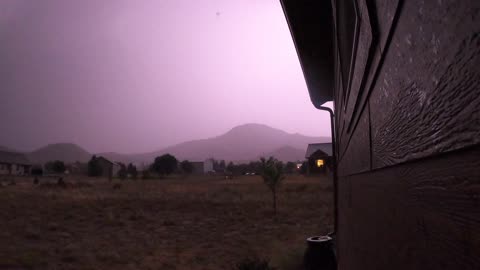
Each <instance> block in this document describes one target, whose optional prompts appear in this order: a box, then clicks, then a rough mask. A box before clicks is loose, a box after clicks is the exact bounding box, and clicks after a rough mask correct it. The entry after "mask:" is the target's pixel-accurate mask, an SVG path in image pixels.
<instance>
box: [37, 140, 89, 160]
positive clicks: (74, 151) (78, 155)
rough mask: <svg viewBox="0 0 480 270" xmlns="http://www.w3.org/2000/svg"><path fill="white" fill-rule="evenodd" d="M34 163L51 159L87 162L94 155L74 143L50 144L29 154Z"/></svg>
mask: <svg viewBox="0 0 480 270" xmlns="http://www.w3.org/2000/svg"><path fill="white" fill-rule="evenodd" d="M28 157H29V159H30V160H31V161H32V162H34V163H41V164H43V163H45V162H47V161H51V160H61V161H63V162H66V163H72V162H76V161H80V162H87V161H89V160H90V158H91V157H92V155H91V154H90V153H88V152H87V151H86V150H84V149H83V148H81V147H80V146H78V145H76V144H73V143H57V144H49V145H47V146H44V147H42V148H40V149H37V150H35V151H33V152H31V153H29V154H28Z"/></svg>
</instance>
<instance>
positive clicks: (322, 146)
mask: <svg viewBox="0 0 480 270" xmlns="http://www.w3.org/2000/svg"><path fill="white" fill-rule="evenodd" d="M318 150H320V151H322V152H324V153H325V154H327V155H329V156H332V144H331V143H311V144H309V145H308V148H307V152H306V153H305V158H307V159H308V158H309V157H310V156H311V155H313V153H315V152H317V151H318Z"/></svg>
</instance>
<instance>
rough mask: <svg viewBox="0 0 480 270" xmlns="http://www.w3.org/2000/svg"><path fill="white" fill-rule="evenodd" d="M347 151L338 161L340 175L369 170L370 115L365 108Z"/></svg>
mask: <svg viewBox="0 0 480 270" xmlns="http://www.w3.org/2000/svg"><path fill="white" fill-rule="evenodd" d="M346 149H347V151H346V152H345V153H344V155H343V156H342V157H341V159H340V160H339V163H338V172H339V175H340V176H345V175H350V174H355V173H360V172H365V171H369V170H370V169H371V164H370V115H369V112H368V107H367V110H365V111H364V112H363V113H362V115H361V118H360V121H359V123H358V128H357V129H355V131H354V133H353V134H352V139H351V140H350V141H349V145H348V146H347V147H346Z"/></svg>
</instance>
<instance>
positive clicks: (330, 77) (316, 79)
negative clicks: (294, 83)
mask: <svg viewBox="0 0 480 270" xmlns="http://www.w3.org/2000/svg"><path fill="white" fill-rule="evenodd" d="M280 2H281V4H282V8H283V12H284V14H285V17H286V20H287V23H288V27H289V29H290V33H291V35H292V38H293V42H294V44H295V48H296V51H297V56H298V58H299V61H300V65H301V67H302V71H303V76H304V78H305V82H306V85H307V88H308V92H309V95H310V100H311V101H312V104H313V105H314V106H315V107H316V108H319V107H321V106H322V105H323V104H324V103H325V102H328V101H332V100H333V88H334V49H333V44H334V38H333V16H332V6H331V1H328V0H327V1H323V0H322V1H308V0H280Z"/></svg>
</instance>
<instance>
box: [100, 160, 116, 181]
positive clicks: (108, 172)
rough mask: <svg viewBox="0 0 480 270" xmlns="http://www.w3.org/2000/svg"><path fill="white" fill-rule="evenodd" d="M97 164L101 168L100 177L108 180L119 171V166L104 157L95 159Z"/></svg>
mask: <svg viewBox="0 0 480 270" xmlns="http://www.w3.org/2000/svg"><path fill="white" fill-rule="evenodd" d="M97 162H98V164H99V165H100V167H102V176H104V177H108V179H110V180H111V179H112V177H114V176H116V175H117V174H118V171H120V169H121V166H120V164H118V163H116V162H113V161H111V160H109V159H107V158H105V157H102V156H100V157H97Z"/></svg>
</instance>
